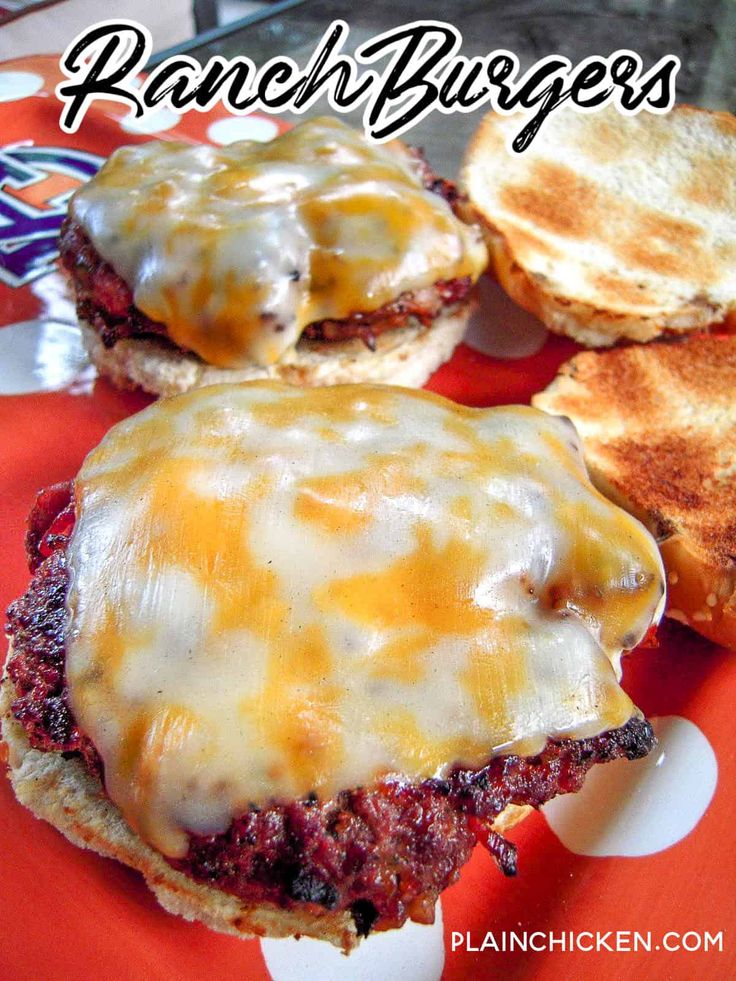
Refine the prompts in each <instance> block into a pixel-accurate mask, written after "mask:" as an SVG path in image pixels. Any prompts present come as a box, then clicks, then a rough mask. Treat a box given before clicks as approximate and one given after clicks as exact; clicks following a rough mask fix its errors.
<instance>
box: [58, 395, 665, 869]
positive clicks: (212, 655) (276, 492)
mask: <svg viewBox="0 0 736 981" xmlns="http://www.w3.org/2000/svg"><path fill="white" fill-rule="evenodd" d="M77 506H78V515H77V524H76V527H75V530H74V534H73V537H72V541H71V545H70V549H69V563H70V569H71V574H72V578H71V587H70V593H69V610H70V628H69V635H68V638H67V641H68V642H67V651H68V653H67V674H68V680H69V689H70V696H71V702H72V706H73V709H74V713H75V716H76V718H77V719H78V721H79V723H80V725H81V727H82V729H83V730H84V731H85V732H86V733H87V734H88V735H89V736H90V737H91V739H92V740H93V742H94V744H95V746H96V747H97V748H98V750H99V752H100V754H101V756H102V759H103V761H104V764H105V778H106V782H107V788H108V792H109V794H110V796H111V798H112V799H113V800H114V801H115V802H116V803H117V804H118V805H119V806H120V807H121V809H122V811H123V813H124V814H125V817H126V818H127V820H128V821H129V823H130V824H131V825H132V826H133V827H134V828H136V829H137V830H138V831H139V833H140V834H142V835H143V836H144V837H145V838H146V839H147V840H148V841H150V842H151V843H152V844H153V845H154V846H155V847H156V848H158V849H160V850H161V851H163V852H165V853H167V854H170V855H180V854H182V852H183V851H184V849H185V847H186V834H187V832H200V833H214V832H220V831H223V830H224V829H225V828H226V827H227V826H228V825H229V823H230V821H231V820H232V819H233V817H235V816H237V815H238V814H239V813H242V812H243V811H244V810H246V809H247V808H248V806H249V804H251V803H255V804H264V803H266V802H268V801H270V800H272V799H276V800H278V799H291V798H295V797H299V796H301V795H304V794H308V793H310V792H312V791H314V792H316V793H317V794H319V795H322V796H324V795H332V794H335V793H336V792H338V791H339V790H341V789H344V788H348V787H354V786H359V785H364V784H369V783H371V782H372V781H375V780H379V779H382V778H388V777H397V776H398V775H402V776H403V777H405V778H409V779H412V780H421V779H423V778H426V777H430V776H433V775H439V776H441V775H443V774H445V773H447V771H448V770H449V769H450V768H451V767H452V766H453V765H454V764H456V763H463V764H466V765H468V766H480V765H483V764H484V763H485V762H486V760H487V759H488V758H489V757H490V756H491V755H493V754H497V753H511V752H518V753H523V754H530V753H535V752H537V751H539V750H540V749H541V747H542V746H543V745H544V743H545V741H546V740H547V739H548V738H549V737H561V736H570V737H575V738H583V737H587V736H590V735H593V734H597V733H600V732H602V731H604V730H607V729H611V728H615V727H617V726H620V725H623V724H624V723H625V722H626V721H627V720H628V719H629V718H630V717H631V716H632V715H634V714H635V713H636V709H635V708H634V706H633V705H632V703H631V701H630V700H629V698H628V696H627V695H626V694H625V693H624V692H623V690H622V689H621V688H620V686H619V683H618V675H619V658H620V655H621V652H622V649H623V648H628V647H632V646H634V645H635V644H636V643H637V641H638V640H639V639H640V638H641V637H642V635H643V634H644V632H645V631H646V629H647V628H648V626H649V625H650V623H651V621H652V618H653V617H654V616H655V615H657V614H658V611H660V610H661V606H662V600H663V591H664V586H663V572H662V566H661V562H660V558H659V553H658V551H657V548H656V545H655V543H654V541H653V539H652V538H651V536H650V535H649V534H648V532H646V531H645V530H644V528H643V527H642V526H641V525H640V524H639V523H638V522H637V521H636V520H635V519H634V518H632V517H630V516H629V515H628V514H626V513H625V512H624V511H622V510H620V509H618V508H617V507H615V506H614V505H613V504H611V503H610V502H608V501H607V500H606V499H605V498H603V497H602V496H601V495H600V494H598V493H597V492H596V491H595V490H594V489H593V487H592V486H591V484H590V483H589V482H588V480H587V477H586V473H585V469H584V465H583V463H582V458H581V454H580V448H579V444H578V441H577V437H576V435H575V432H574V430H573V429H572V427H571V426H570V425H569V423H567V422H565V421H564V420H561V419H557V418H554V417H552V416H549V415H546V414H545V413H543V412H538V411H536V410H534V409H528V408H521V407H515V408H514V407H512V408H504V409H487V410H480V409H468V408H463V407H460V406H456V405H453V403H451V402H448V401H446V400H444V399H441V398H439V397H437V396H433V395H430V394H428V393H425V392H411V391H404V390H401V389H393V388H388V387H380V386H375V387H372V386H345V387H335V388H327V389H318V390H298V389H291V388H286V387H283V386H279V385H276V384H273V383H252V384H244V385H237V386H229V387H225V386H215V387H210V388H205V389H201V390H199V391H196V392H194V393H192V394H188V395H184V396H180V397H178V398H175V399H171V400H167V401H164V402H158V403H157V404H155V405H153V406H151V407H150V408H149V409H146V410H145V411H144V412H141V413H139V414H138V415H136V416H133V417H132V418H130V419H127V420H125V421H124V422H121V423H120V424H118V425H117V426H115V427H114V428H113V429H112V430H111V431H110V432H109V433H108V435H107V436H106V437H105V439H104V440H103V441H102V443H101V444H100V446H99V447H98V448H97V449H96V450H94V451H93V452H92V453H91V454H90V455H89V456H88V457H87V459H86V461H85V463H84V466H83V468H82V470H81V473H80V474H79V477H78V480H77Z"/></svg>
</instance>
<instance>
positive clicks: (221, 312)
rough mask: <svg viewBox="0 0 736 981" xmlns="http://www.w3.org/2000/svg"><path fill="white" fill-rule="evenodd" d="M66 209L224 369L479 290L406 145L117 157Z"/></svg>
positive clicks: (472, 233)
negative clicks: (440, 288)
mask: <svg viewBox="0 0 736 981" xmlns="http://www.w3.org/2000/svg"><path fill="white" fill-rule="evenodd" d="M71 213H72V215H73V216H74V218H75V219H76V220H77V221H78V222H79V223H80V224H81V225H82V226H83V228H84V229H85V230H86V232H87V234H88V235H89V237H90V239H91V240H92V242H93V243H94V245H95V247H96V249H97V251H98V252H99V253H100V254H101V255H102V257H103V258H104V259H106V260H107V261H108V262H109V263H110V264H111V265H112V266H113V267H114V269H115V270H116V272H117V273H118V274H119V275H120V276H122V278H123V279H124V280H125V281H126V283H127V284H128V286H130V288H131V289H132V291H133V297H134V299H135V303H136V305H137V306H138V307H139V309H141V310H142V311H143V312H144V313H145V314H146V315H147V316H149V317H150V318H151V319H152V320H155V321H160V322H161V323H164V324H166V326H167V328H168V333H169V336H170V337H171V338H172V339H173V340H174V341H175V342H176V343H177V344H178V345H180V347H183V348H187V349H189V350H191V351H194V352H195V353H196V354H198V355H200V357H201V358H202V359H203V360H204V361H207V362H209V363H211V364H214V365H219V366H221V367H232V368H235V367H244V366H246V365H248V364H250V363H252V362H256V363H258V364H261V365H269V364H273V363H274V362H275V361H277V360H278V359H279V358H280V357H281V356H282V355H283V354H285V353H286V352H287V351H288V350H289V349H290V348H292V347H293V346H294V345H295V344H296V342H297V341H298V339H299V336H300V335H301V333H302V331H303V330H304V328H305V327H306V326H307V325H308V324H310V323H314V322H318V321H321V320H325V319H335V320H341V319H344V318H346V317H350V316H351V315H352V314H354V313H358V312H362V311H371V310H377V309H378V308H379V307H381V306H383V305H384V304H386V303H390V302H392V301H393V300H395V299H396V298H397V297H398V296H399V295H400V294H401V293H403V292H405V291H407V290H418V289H421V288H423V287H427V286H431V285H432V284H433V283H435V282H437V281H438V280H446V279H454V278H456V277H462V276H470V277H471V278H472V279H473V280H475V279H477V277H478V276H479V275H480V272H481V271H482V269H483V268H484V267H485V265H486V258H487V257H486V251H485V246H484V245H483V243H482V241H481V236H480V233H479V232H478V230H477V229H475V228H473V227H470V226H468V225H465V224H463V223H462V222H461V221H459V220H458V219H457V218H456V217H455V216H454V214H453V213H452V211H451V209H450V207H449V205H448V204H447V202H446V201H444V200H443V199H442V198H441V197H439V196H438V195H436V194H432V193H431V192H429V191H426V190H425V189H424V187H423V185H422V183H421V180H420V179H419V177H418V176H417V173H416V167H415V165H414V164H413V162H412V158H411V156H410V155H409V154H408V152H407V150H406V148H405V147H403V145H402V144H400V143H395V144H392V145H390V146H374V145H372V144H369V143H368V142H367V141H366V140H364V139H363V137H362V136H361V135H360V134H359V133H357V132H356V131H354V130H352V129H350V127H348V126H346V125H344V124H343V123H341V122H338V121H337V120H331V119H318V120H313V121H310V122H306V123H304V124H302V125H301V126H298V127H296V128H295V129H293V130H291V131H290V132H289V133H286V134H285V135H283V136H280V137H278V138H277V139H275V140H273V141H272V142H270V143H265V144H264V143H255V142H250V141H243V142H241V143H233V144H231V145H230V146H227V147H221V148H218V147H211V146H190V145H186V144H183V143H171V142H155V141H154V142H150V143H145V144H142V145H140V146H130V147H123V148H122V149H119V150H117V151H116V152H115V153H113V155H112V156H111V157H110V159H109V160H108V162H107V163H106V164H105V166H104V167H103V168H102V170H100V172H99V173H98V174H97V176H96V177H94V178H93V179H92V180H91V181H90V182H89V183H88V184H85V185H84V186H83V187H82V188H80V189H79V190H78V191H77V193H76V194H75V195H74V197H73V199H72V203H71Z"/></svg>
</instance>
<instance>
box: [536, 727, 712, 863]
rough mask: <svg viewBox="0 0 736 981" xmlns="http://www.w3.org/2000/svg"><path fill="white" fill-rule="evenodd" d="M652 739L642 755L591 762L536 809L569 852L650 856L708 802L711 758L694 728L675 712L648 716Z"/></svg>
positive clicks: (682, 833) (676, 837)
mask: <svg viewBox="0 0 736 981" xmlns="http://www.w3.org/2000/svg"><path fill="white" fill-rule="evenodd" d="M652 724H653V725H654V730H655V732H656V733H657V738H658V740H659V741H658V744H657V746H655V748H654V749H653V750H652V752H651V753H650V754H649V756H646V757H645V758H644V759H643V760H636V761H634V762H630V761H628V760H616V761H615V762H614V763H605V764H603V765H601V766H594V767H593V769H592V770H591V772H590V773H589V774H588V776H587V777H586V780H585V784H584V786H583V789H582V790H581V791H580V793H578V794H567V795H564V796H562V797H557V798H555V799H554V800H553V801H550V803H549V804H546V805H545V806H544V808H543V810H544V815H545V817H546V818H547V823H548V824H549V826H550V828H551V829H552V830H553V831H554V833H555V834H556V835H557V837H558V838H559V839H560V841H561V842H562V844H563V845H564V846H565V847H566V848H569V849H570V851H571V852H575V854H576V855H595V856H604V855H630V856H635V855H653V854H654V853H655V852H661V851H664V849H665V848H669V847H670V845H674V844H676V842H678V841H681V840H682V839H683V838H685V837H686V836H687V835H688V834H690V832H691V831H692V830H693V828H694V827H695V826H696V825H697V823H698V821H700V819H701V818H702V816H703V815H704V814H705V812H706V811H707V809H708V805H709V804H710V802H711V799H712V798H713V794H714V792H715V789H716V784H717V782H718V763H717V761H716V757H715V753H714V752H713V748H712V747H711V745H710V743H709V742H708V740H707V739H706V737H705V735H704V734H703V733H702V732H701V730H700V729H699V728H698V727H697V726H696V725H694V724H693V723H692V722H690V721H689V720H688V719H683V718H681V717H680V716H679V715H665V716H662V717H661V718H659V719H653V720H652Z"/></svg>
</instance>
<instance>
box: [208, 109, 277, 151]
mask: <svg viewBox="0 0 736 981" xmlns="http://www.w3.org/2000/svg"><path fill="white" fill-rule="evenodd" d="M278 132H279V128H278V126H277V125H276V123H275V122H274V121H273V120H272V119H264V118H263V116H230V117H229V118H228V119H218V120H217V121H216V122H214V123H211V124H210V125H209V126H208V127H207V137H208V139H210V140H212V142H213V143H219V144H220V146H227V144H228V143H235V142H236V141H237V140H257V141H258V142H259V143H267V142H268V141H269V140H272V139H273V138H274V136H277V135H278Z"/></svg>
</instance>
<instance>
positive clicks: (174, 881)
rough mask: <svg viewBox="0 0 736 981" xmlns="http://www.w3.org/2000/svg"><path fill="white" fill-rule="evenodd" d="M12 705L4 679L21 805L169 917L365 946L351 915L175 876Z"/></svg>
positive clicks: (81, 770) (13, 777) (519, 814)
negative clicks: (138, 888)
mask: <svg viewBox="0 0 736 981" xmlns="http://www.w3.org/2000/svg"><path fill="white" fill-rule="evenodd" d="M15 697H16V695H15V688H14V686H13V684H12V682H11V681H10V679H9V678H7V677H5V678H4V679H3V682H2V687H1V688H0V722H1V725H2V738H3V740H4V742H5V744H6V745H7V747H8V765H9V768H10V781H11V783H12V785H13V790H14V791H15V795H16V797H17V798H18V800H19V801H20V803H21V804H23V805H24V806H25V807H27V808H28V809H29V810H30V811H32V812H33V814H35V815H36V817H39V818H43V819H44V820H45V821H48V822H49V824H52V825H53V826H54V827H55V828H57V829H58V830H59V831H61V832H62V834H64V835H65V836H66V837H67V838H68V839H69V840H70V841H71V842H73V843H74V844H75V845H79V846H80V847H81V848H90V849H92V851H95V852H98V853H99V854H100V855H105V856H106V857H108V858H115V859H117V860H118V861H119V862H123V863H124V864H125V865H129V866H130V867H131V868H134V869H137V871H138V872H141V873H142V874H143V876H144V878H145V880H146V884H147V885H148V887H149V888H150V889H151V890H153V892H154V893H155V895H156V898H157V899H158V901H159V902H160V903H161V905H162V906H163V907H164V909H166V910H168V911H169V913H176V914H177V915H179V916H183V917H184V919H185V920H200V921H201V922H202V923H204V924H205V925H206V926H208V927H210V929H212V930H217V931H219V932H220V933H229V934H234V935H235V936H237V937H242V938H243V939H249V938H251V937H292V936H296V937H298V936H305V937H314V938H316V939H319V940H327V941H329V942H330V943H331V944H334V945H335V946H336V947H341V948H342V949H343V950H344V951H345V952H346V953H348V952H349V951H351V950H352V949H353V948H354V947H356V946H357V944H358V942H359V940H360V938H359V936H358V934H357V933H356V930H355V923H354V921H353V918H352V916H351V915H350V913H349V912H330V911H329V910H321V909H320V908H319V907H317V906H315V905H312V904H310V906H309V908H308V909H307V908H303V909H298V910H285V909H281V908H280V907H279V906H276V905H274V904H272V903H266V902H262V903H245V902H243V901H242V900H240V899H238V898H237V897H235V896H231V895H229V894H228V893H225V892H222V891H221V890H219V889H213V888H212V887H211V886H204V885H200V884H199V883H197V882H195V881H194V880H193V879H190V878H189V877H188V876H186V875H184V874H183V873H181V872H177V871H176V870H175V869H172V868H171V866H170V865H169V864H168V863H167V862H166V861H165V860H164V859H163V858H162V857H161V855H159V854H158V852H156V851H154V850H153V849H152V848H150V847H149V846H148V845H146V844H145V842H143V841H142V840H141V839H140V838H139V837H138V835H136V834H135V833H134V832H133V831H132V830H131V829H130V828H129V827H128V825H127V824H126V823H125V821H124V819H123V816H122V814H121V813H120V811H119V810H118V808H117V807H116V806H115V805H114V804H113V803H111V801H110V800H109V799H108V798H107V796H106V795H105V793H104V791H103V789H102V787H101V786H100V784H99V782H98V781H97V780H96V779H95V778H94V777H93V776H92V775H91V774H90V773H89V771H88V770H87V769H86V767H85V766H84V764H83V763H82V762H81V760H79V759H74V758H69V759H65V758H64V757H63V756H62V754H61V753H55V752H48V753H44V752H41V751H39V750H37V749H33V748H32V747H31V746H30V744H29V742H28V739H27V737H26V734H25V731H24V729H23V727H22V726H21V725H20V723H19V722H18V721H17V720H16V719H15V718H14V717H13V716H12V714H11V711H10V707H11V705H12V703H13V700H14V699H15ZM531 810H532V808H531V807H528V806H522V807H518V806H516V805H513V804H511V805H509V806H508V807H507V808H506V809H505V810H504V811H503V812H502V813H501V814H500V815H499V816H498V818H497V819H496V821H495V823H494V828H495V829H496V830H498V831H500V832H502V833H503V832H505V831H508V830H509V829H510V828H513V827H514V825H515V824H518V823H519V821H521V820H522V819H523V818H525V817H526V816H527V814H529V813H530V812H531Z"/></svg>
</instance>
